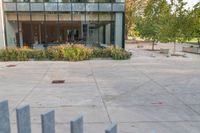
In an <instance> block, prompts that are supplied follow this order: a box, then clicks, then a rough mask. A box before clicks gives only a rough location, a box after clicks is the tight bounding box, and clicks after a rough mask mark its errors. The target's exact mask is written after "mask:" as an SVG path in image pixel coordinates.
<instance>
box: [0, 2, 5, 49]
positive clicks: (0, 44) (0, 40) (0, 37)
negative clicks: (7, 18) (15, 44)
mask: <svg viewBox="0 0 200 133" xmlns="http://www.w3.org/2000/svg"><path fill="white" fill-rule="evenodd" d="M3 18H4V17H3V2H2V0H0V48H5V47H6V45H5V31H4V19H3Z"/></svg>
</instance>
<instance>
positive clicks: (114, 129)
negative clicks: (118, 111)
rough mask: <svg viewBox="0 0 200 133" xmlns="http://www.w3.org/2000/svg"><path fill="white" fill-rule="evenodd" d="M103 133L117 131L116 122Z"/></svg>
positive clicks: (114, 132) (115, 132)
mask: <svg viewBox="0 0 200 133" xmlns="http://www.w3.org/2000/svg"><path fill="white" fill-rule="evenodd" d="M105 133H117V124H116V123H113V124H112V125H110V126H109V127H108V128H107V129H106V130H105Z"/></svg>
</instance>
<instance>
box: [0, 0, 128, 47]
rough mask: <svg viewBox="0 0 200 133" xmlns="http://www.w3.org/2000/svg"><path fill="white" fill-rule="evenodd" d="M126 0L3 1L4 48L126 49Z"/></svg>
mask: <svg viewBox="0 0 200 133" xmlns="http://www.w3.org/2000/svg"><path fill="white" fill-rule="evenodd" d="M124 4H125V0H3V2H2V12H3V13H2V14H3V15H2V16H3V20H4V21H3V23H4V27H3V29H4V35H5V46H7V47H23V46H26V47H31V48H40V47H47V46H54V45H60V44H76V43H78V44H84V45H86V46H89V47H92V46H101V45H104V46H105V45H115V46H118V47H122V48H123V47H124V9H125V7H124V6H125V5H124Z"/></svg>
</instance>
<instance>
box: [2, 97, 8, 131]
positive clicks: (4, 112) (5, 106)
mask: <svg viewBox="0 0 200 133" xmlns="http://www.w3.org/2000/svg"><path fill="white" fill-rule="evenodd" d="M0 133H10V119H9V108H8V101H7V100H5V101H2V102H0Z"/></svg>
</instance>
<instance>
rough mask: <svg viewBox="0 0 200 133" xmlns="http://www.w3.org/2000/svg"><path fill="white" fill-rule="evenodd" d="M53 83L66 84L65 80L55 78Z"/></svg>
mask: <svg viewBox="0 0 200 133" xmlns="http://www.w3.org/2000/svg"><path fill="white" fill-rule="evenodd" d="M51 83H52V84H64V83H65V80H53V81H52V82H51Z"/></svg>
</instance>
